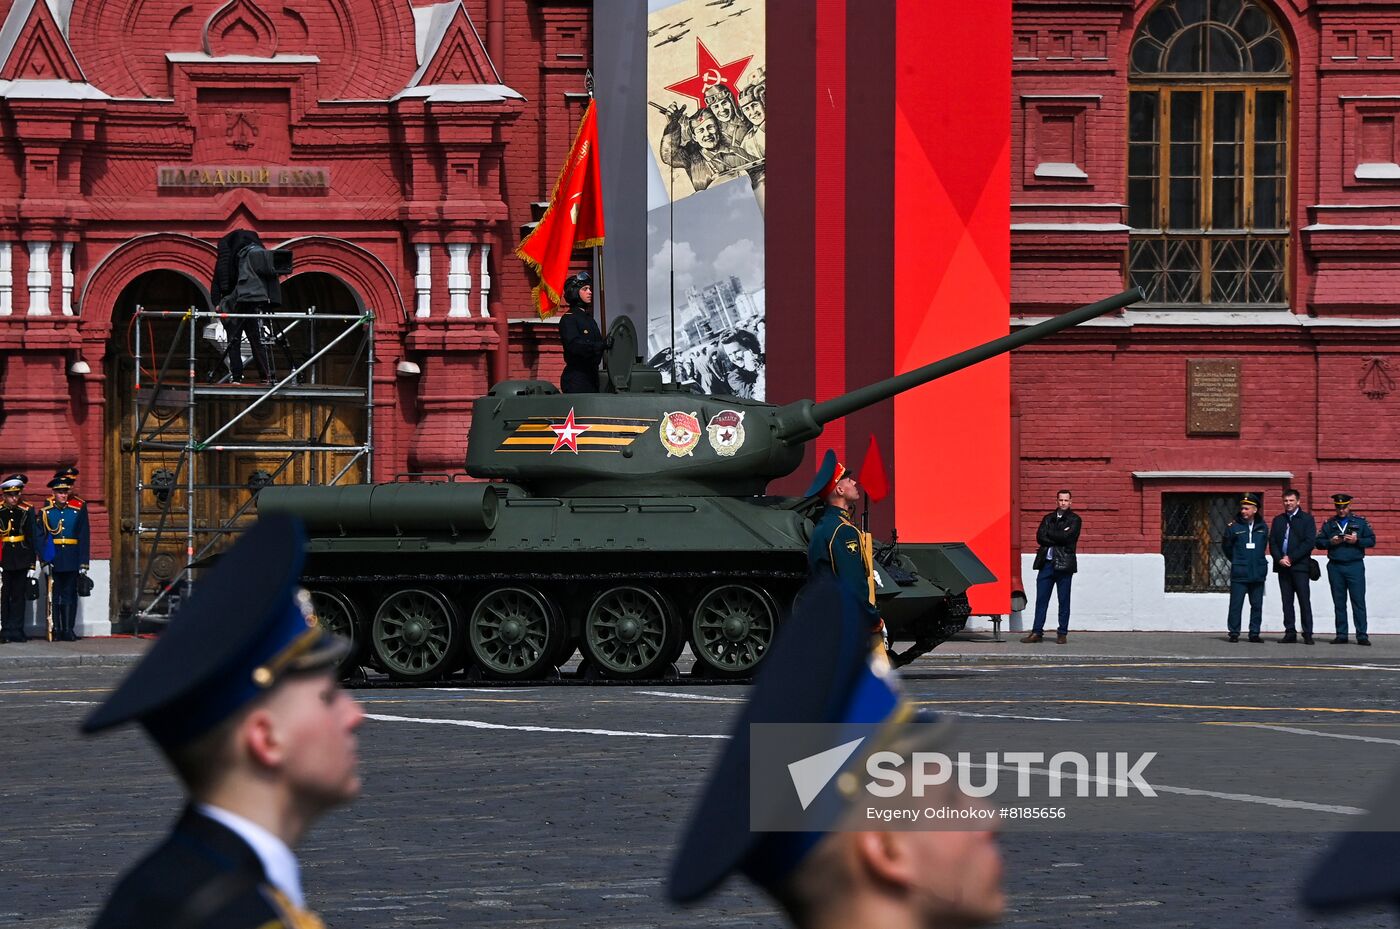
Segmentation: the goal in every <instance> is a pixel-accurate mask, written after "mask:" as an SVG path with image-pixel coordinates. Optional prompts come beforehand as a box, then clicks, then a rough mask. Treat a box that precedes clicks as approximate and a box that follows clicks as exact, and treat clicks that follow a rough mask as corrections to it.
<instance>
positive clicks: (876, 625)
mask: <svg viewBox="0 0 1400 929" xmlns="http://www.w3.org/2000/svg"><path fill="white" fill-rule="evenodd" d="M806 496H807V497H819V498H820V499H821V500H822V501H824V502H825V503H826V509H824V510H822V513H821V516H820V517H818V519H817V525H816V527H815V528H814V529H813V530H812V541H811V542H809V543H808V545H807V564H808V566H809V567H810V568H811V570H812V573H813V574H834V575H835V576H836V579H837V580H838V581H840V582H841V586H842V587H844V588H845V589H846V590H848V591H850V593H851V595H852V596H853V597H854V598H855V599H856V602H858V603H861V604H863V608H862V609H863V611H864V614H865V617H866V622H867V624H868V626H869V628H870V631H871V632H872V633H874V634H876V635H881V634H883V633H884V629H885V623H884V620H882V619H881V618H880V612H879V610H877V609H876V608H875V589H876V587H878V586H880V578H879V573H878V572H877V571H876V570H875V560H874V543H873V541H872V540H871V538H870V533H868V532H865V531H863V530H862V529H861V528H860V527H859V526H857V525H856V524H855V520H854V519H852V518H851V507H852V505H854V504H855V502H856V501H857V500H859V499H860V485H859V484H858V483H856V478H855V475H854V474H852V473H851V472H850V471H848V470H846V466H845V465H843V464H841V463H840V462H839V461H837V460H836V453H835V452H834V451H832V450H831V449H827V452H826V456H825V457H824V458H822V464H821V467H820V468H818V469H817V474H816V477H814V478H813V479H812V485H811V486H810V487H808V488H807V493H806Z"/></svg>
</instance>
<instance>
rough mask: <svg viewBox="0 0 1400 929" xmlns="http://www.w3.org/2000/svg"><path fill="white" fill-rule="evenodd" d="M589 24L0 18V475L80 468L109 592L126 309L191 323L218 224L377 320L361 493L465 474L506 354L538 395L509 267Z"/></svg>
mask: <svg viewBox="0 0 1400 929" xmlns="http://www.w3.org/2000/svg"><path fill="white" fill-rule="evenodd" d="M590 24H591V7H590V5H589V4H587V3H584V2H577V0H572V2H571V0H466V2H459V0H452V2H439V3H432V2H420V0H414V2H412V3H410V2H409V0H318V2H315V3H296V4H280V3H279V4H272V3H268V2H265V0H195V2H194V3H193V4H190V3H187V2H183V0H182V2H178V3H177V2H167V0H143V2H112V0H100V2H99V0H0V121H3V132H0V397H2V398H3V418H0V462H3V464H0V467H3V468H4V469H6V470H7V471H8V470H23V471H27V472H29V474H30V477H31V491H33V490H34V489H35V485H37V488H38V489H39V490H40V491H42V485H43V482H44V481H46V480H47V479H48V476H49V474H50V473H52V469H54V468H55V467H56V466H58V465H60V464H65V463H68V462H74V461H76V462H77V463H78V465H79V467H80V468H81V470H82V474H83V477H82V478H81V479H80V484H79V493H80V494H81V495H82V496H83V497H84V498H86V499H87V500H88V502H89V505H90V506H91V513H92V527H93V557H94V561H95V562H96V563H98V566H97V567H95V573H96V574H98V575H99V576H100V580H102V581H105V579H106V577H105V575H106V572H105V569H102V570H98V569H97V568H98V567H101V566H103V565H105V564H106V563H107V562H108V560H109V559H111V558H113V557H114V556H120V553H121V551H122V549H123V547H124V546H125V547H128V548H129V547H130V542H129V534H130V528H131V527H130V525H129V524H130V518H131V512H130V507H131V500H130V499H129V498H130V495H131V493H132V491H131V490H130V483H129V480H128V479H127V478H124V477H123V476H122V474H121V467H120V464H119V459H120V458H121V456H122V455H123V453H124V452H125V451H126V450H127V449H126V448H124V446H123V443H122V436H121V424H120V423H119V422H117V420H118V418H119V417H118V416H117V415H116V414H115V413H114V410H115V409H116V408H117V406H118V405H119V404H120V402H121V398H122V397H123V395H124V394H129V393H130V391H131V390H132V386H131V383H130V375H129V372H126V371H123V370H121V369H120V368H119V366H118V364H117V359H119V358H121V357H123V356H124V350H129V340H130V338H131V328H132V324H131V314H132V311H133V309H134V306H135V304H137V303H140V304H142V305H146V306H161V305H170V306H174V307H178V306H182V305H185V304H186V303H188V304H192V305H196V306H203V307H207V305H208V303H207V301H208V293H207V287H208V282H209V278H210V274H211V271H212V268H213V263H214V257H215V248H214V243H215V242H216V241H217V240H218V238H219V236H220V235H222V234H223V233H224V232H226V231H228V230H230V229H232V228H235V227H239V226H244V227H247V228H251V229H255V230H256V231H258V232H259V233H260V234H261V236H262V238H263V240H264V241H265V242H266V243H267V244H268V245H269V246H273V245H281V244H288V245H289V246H290V247H292V248H293V249H294V251H295V260H296V265H295V272H296V274H295V275H294V276H293V277H292V278H291V279H289V283H288V287H289V288H290V289H291V290H293V291H294V292H296V293H298V294H299V297H298V299H303V300H309V299H311V297H310V296H309V294H310V291H317V292H318V293H319V294H320V295H321V296H322V297H323V298H325V299H326V301H327V302H328V303H330V304H339V306H338V308H339V309H341V310H342V311H345V310H347V309H360V310H370V311H372V312H373V313H374V316H375V336H374V343H375V344H374V350H375V355H376V356H377V357H376V365H375V367H374V375H373V378H374V415H373V429H374V446H375V454H374V463H373V477H374V478H376V479H381V480H384V479H392V477H393V476H394V475H395V474H397V473H400V472H407V471H443V470H449V469H450V470H458V469H460V467H461V462H462V460H463V453H464V446H465V436H466V433H467V429H468V424H469V417H470V403H471V401H472V399H473V398H474V397H476V396H477V395H479V394H481V393H484V392H485V390H486V388H487V386H488V384H489V381H490V379H491V378H492V377H495V376H499V375H501V374H503V373H504V368H503V356H504V354H505V352H504V351H503V346H505V345H506V344H507V343H508V345H509V362H508V364H509V367H510V369H511V371H512V372H513V373H514V374H515V375H516V376H536V375H541V376H546V377H549V376H553V373H554V372H553V367H554V366H556V365H557V362H556V361H554V360H553V358H554V352H553V350H552V346H551V345H549V344H548V340H546V341H545V343H544V344H541V343H540V342H538V341H537V340H536V338H535V336H533V335H532V334H531V333H532V332H533V327H531V326H529V325H525V324H523V323H524V319H523V318H524V317H526V316H528V315H529V300H528V294H529V281H528V279H527V278H526V276H525V274H524V272H523V269H522V267H521V266H520V263H519V262H518V261H517V260H516V259H515V258H514V257H513V256H512V255H511V251H512V249H513V248H514V246H515V244H516V242H517V240H518V230H519V229H520V227H521V226H522V225H524V224H526V223H528V222H530V221H531V218H532V216H531V204H532V203H534V202H537V201H540V200H543V199H545V198H546V197H547V196H548V194H549V186H550V184H552V181H553V175H554V172H555V170H557V166H558V165H559V163H560V161H561V160H562V157H563V155H564V153H565V152H566V151H567V149H568V146H569V142H570V140H571V136H572V130H573V127H574V125H575V124H576V122H577V118H578V115H579V113H581V111H582V108H583V105H584V103H585V102H586V95H585V94H584V92H583V91H584V70H585V68H586V67H587V64H588V58H589V49H590V47H591V33H590ZM298 278H301V279H302V280H303V281H304V282H306V283H304V284H303V285H298V284H297V281H298ZM299 286H300V290H298V287H299ZM323 308H324V306H323ZM511 319H517V321H518V322H520V323H521V324H520V325H509V326H508V325H507V321H508V320H511ZM127 354H129V352H127ZM401 362H410V364H407V365H401V364H400V363H401ZM415 368H416V370H415ZM123 521H126V522H127V525H126V526H125V527H123V525H122V524H123ZM124 533H126V535H124ZM114 583H115V582H114ZM91 602H92V603H94V604H95V605H96V604H99V603H100V606H96V608H95V611H94V616H96V617H97V618H98V620H100V619H101V618H103V614H105V607H106V601H105V599H104V598H102V597H101V596H98V597H94V599H93V600H92V601H91ZM114 605H116V604H115V603H114ZM87 628H88V629H89V631H95V630H97V629H98V628H100V627H99V626H96V625H90V626H88V627H87Z"/></svg>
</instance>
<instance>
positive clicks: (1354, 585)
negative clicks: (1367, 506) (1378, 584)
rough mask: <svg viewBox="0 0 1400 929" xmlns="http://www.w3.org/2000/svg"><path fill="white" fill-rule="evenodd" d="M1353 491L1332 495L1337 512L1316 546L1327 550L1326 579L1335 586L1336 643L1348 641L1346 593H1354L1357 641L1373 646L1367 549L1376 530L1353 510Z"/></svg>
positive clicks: (1340, 643)
mask: <svg viewBox="0 0 1400 929" xmlns="http://www.w3.org/2000/svg"><path fill="white" fill-rule="evenodd" d="M1351 504H1352V496H1351V494H1333V495H1332V505H1333V506H1334V507H1336V508H1337V515H1336V516H1333V517H1332V518H1331V519H1329V520H1327V522H1325V523H1323V524H1322V528H1321V529H1320V530H1318V533H1317V547H1318V548H1319V549H1321V550H1322V551H1325V552H1326V553H1327V582H1328V584H1330V585H1331V587H1332V606H1333V608H1334V609H1335V610H1336V613H1337V637H1336V638H1335V639H1333V640H1332V644H1333V645H1345V644H1346V642H1347V595H1348V594H1350V595H1351V618H1352V622H1354V623H1355V624H1356V644H1357V645H1370V644H1371V640H1370V639H1369V638H1367V636H1366V562H1365V561H1364V560H1363V559H1365V557H1366V549H1368V548H1370V547H1372V546H1373V545H1375V544H1376V533H1375V530H1373V529H1372V528H1371V524H1370V523H1368V522H1367V521H1366V517H1364V516H1357V515H1356V514H1355V513H1353V512H1352V511H1351Z"/></svg>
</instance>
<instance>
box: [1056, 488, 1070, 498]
mask: <svg viewBox="0 0 1400 929" xmlns="http://www.w3.org/2000/svg"><path fill="white" fill-rule="evenodd" d="M1060 494H1064V495H1065V496H1066V497H1073V496H1074V494H1072V493H1070V492H1069V491H1068V490H1057V491H1055V496H1057V497H1058V496H1059V495H1060Z"/></svg>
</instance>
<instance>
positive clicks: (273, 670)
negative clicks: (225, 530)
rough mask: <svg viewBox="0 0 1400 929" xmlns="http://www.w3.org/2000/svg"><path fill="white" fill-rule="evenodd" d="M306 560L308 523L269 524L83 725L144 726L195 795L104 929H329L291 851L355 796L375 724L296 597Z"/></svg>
mask: <svg viewBox="0 0 1400 929" xmlns="http://www.w3.org/2000/svg"><path fill="white" fill-rule="evenodd" d="M304 545H305V537H304V534H303V533H302V530H301V525H300V522H299V521H298V520H296V519H294V518H292V517H287V516H275V517H264V518H263V519H262V520H260V521H259V522H258V523H257V525H255V526H254V527H253V528H252V529H250V530H248V532H247V533H246V534H245V535H244V536H243V538H241V539H240V540H239V541H238V543H237V544H236V545H234V547H233V548H232V549H230V550H229V551H228V553H227V554H225V555H224V556H223V557H222V558H221V559H220V560H219V562H218V563H217V564H216V565H215V566H214V567H213V568H212V569H211V570H210V571H209V573H208V574H207V575H206V576H205V577H204V578H203V580H202V582H201V584H200V586H199V587H198V588H197V589H196V592H195V594H194V596H193V597H191V598H190V600H189V601H188V602H187V603H186V604H185V606H184V607H183V608H182V609H181V610H180V614H179V615H178V616H177V617H176V618H175V620H174V621H173V622H172V623H171V624H170V626H169V628H168V629H167V630H166V631H165V632H164V633H163V634H162V635H161V637H160V638H159V639H157V640H156V643H155V645H154V646H152V647H151V650H150V651H148V652H147V653H146V655H145V657H144V658H142V660H141V662H140V663H139V664H138V665H137V666H136V667H135V669H134V670H132V672H131V673H130V674H129V675H127V677H126V679H125V680H124V681H122V683H121V684H120V685H119V686H118V687H117V689H116V691H114V692H113V693H112V694H111V695H110V696H109V697H108V698H107V700H106V702H105V703H103V704H102V705H101V706H100V707H98V708H97V709H96V710H95V711H94V712H93V713H92V715H90V716H89V717H88V718H87V720H86V721H85V722H84V723H83V731H84V732H97V731H99V730H103V729H107V728H110V727H112V726H116V725H119V724H121V723H125V722H139V723H140V724H141V725H142V726H143V727H144V728H145V730H146V732H147V733H148V734H149V735H150V736H151V738H152V739H153V740H154V741H155V743H156V744H157V745H158V746H159V747H160V750H161V752H162V754H164V755H165V757H166V759H167V760H168V761H169V762H170V764H171V766H172V767H173V768H174V769H175V771H176V773H177V774H178V775H179V778H180V780H181V781H182V782H183V783H184V786H185V791H186V794H187V796H188V801H187V805H186V807H185V809H184V811H183V812H182V813H181V814H180V817H179V819H178V820H177V821H176V822H175V825H174V827H173V828H172V830H171V833H170V835H169V836H168V837H167V838H166V839H165V841H164V842H162V843H161V844H160V845H159V846H158V847H157V848H156V849H155V850H154V851H152V852H150V853H149V854H148V855H147V856H146V857H145V858H144V859H142V860H141V861H140V862H139V863H138V864H137V865H136V866H135V867H134V868H132V869H131V870H130V871H128V872H127V873H126V874H125V875H124V876H123V877H122V879H121V881H120V882H119V883H118V884H117V887H116V890H115V891H113V893H112V896H111V898H110V899H109V900H108V901H107V904H106V906H105V907H104V908H103V910H102V912H101V914H100V915H99V916H98V918H97V921H96V923H95V924H94V929H193V927H199V929H322V924H321V921H320V919H319V918H317V917H316V915H315V914H313V913H311V912H310V911H308V910H306V909H305V900H304V899H303V896H302V887H301V876H300V869H299V868H298V865H297V860H296V857H295V856H294V854H293V852H292V849H293V848H294V847H295V846H296V845H297V843H298V842H299V841H300V840H301V838H302V836H303V835H304V834H305V833H306V831H307V830H308V829H309V828H310V827H311V824H312V823H313V822H314V821H315V820H317V819H319V818H320V817H321V816H322V815H323V814H325V813H326V812H328V811H329V810H331V809H333V808H334V807H337V806H340V805H342V804H344V803H348V802H349V801H351V800H352V799H354V798H355V796H356V795H357V794H358V793H359V790H360V777H359V774H358V773H357V767H358V759H357V758H356V750H355V730H356V729H357V728H358V727H359V725H360V723H361V722H362V721H363V719H364V713H363V712H362V711H361V710H360V707H359V704H357V703H356V702H355V701H354V700H353V699H352V698H351V697H350V696H349V695H348V694H347V693H346V692H345V691H343V690H341V689H340V687H339V685H338V684H337V683H336V678H335V668H336V663H337V662H338V661H339V660H340V658H341V657H343V656H344V655H345V654H346V652H347V651H348V649H349V643H347V642H346V641H344V640H343V639H340V638H337V637H336V636H333V635H331V634H329V633H327V632H326V631H324V630H323V629H322V628H321V627H320V626H318V625H317V624H316V619H315V616H314V615H313V614H312V613H311V612H310V600H309V598H308V597H307V596H306V594H305V592H304V591H301V590H300V589H299V588H298V587H297V583H296V582H297V578H298V576H299V575H300V573H301V564H302V559H303V548H304Z"/></svg>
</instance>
